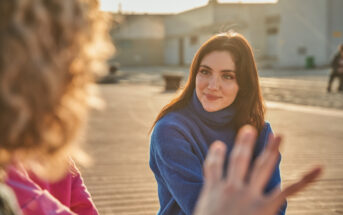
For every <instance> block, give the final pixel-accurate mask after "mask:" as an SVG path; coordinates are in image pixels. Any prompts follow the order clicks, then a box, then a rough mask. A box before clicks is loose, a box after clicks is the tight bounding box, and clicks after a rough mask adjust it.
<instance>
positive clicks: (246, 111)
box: [150, 33, 286, 215]
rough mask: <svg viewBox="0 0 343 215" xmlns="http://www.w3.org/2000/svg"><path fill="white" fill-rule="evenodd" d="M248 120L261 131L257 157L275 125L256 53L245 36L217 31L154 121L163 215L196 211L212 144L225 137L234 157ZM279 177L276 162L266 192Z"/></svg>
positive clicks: (153, 155)
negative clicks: (180, 88)
mask: <svg viewBox="0 0 343 215" xmlns="http://www.w3.org/2000/svg"><path fill="white" fill-rule="evenodd" d="M244 124H250V125H252V126H254V127H256V128H257V131H258V139H257V143H256V146H255V148H254V152H253V159H252V160H254V159H255V158H256V157H257V156H258V155H259V154H260V153H261V152H262V151H263V150H264V148H265V146H266V143H267V141H268V138H269V136H270V135H271V134H272V130H271V127H270V125H269V123H267V122H265V121H264V105H263V100H262V95H261V89H260V86H259V81H258V74H257V69H256V64H255V60H254V56H253V52H252V49H251V47H250V45H249V43H248V41H247V40H246V39H245V38H244V37H243V36H242V35H240V34H237V33H223V34H218V35H215V36H213V37H212V38H210V39H209V40H208V41H206V42H205V43H204V44H203V45H202V46H201V47H200V49H199V50H198V51H197V53H196V54H195V57H194V59H193V62H192V65H191V68H190V75H189V79H188V82H187V84H186V86H185V88H184V90H183V92H182V93H181V94H180V96H178V97H177V98H176V99H174V100H172V101H171V102H170V103H169V104H168V105H166V106H165V107H164V108H163V109H162V111H161V112H160V113H159V115H158V117H157V119H156V121H155V123H154V129H153V133H152V135H151V146H150V147H151V148H150V167H151V169H152V171H153V173H154V174H155V177H156V180H157V183H158V195H159V200H160V211H159V214H188V215H190V214H192V212H193V209H194V206H195V203H196V201H197V199H198V196H199V192H200V190H201V187H202V185H203V183H204V175H203V170H202V166H203V163H204V160H205V157H206V154H207V152H208V148H209V146H210V144H211V143H212V142H214V141H215V140H221V141H223V142H225V143H226V144H227V148H228V150H227V154H228V156H230V152H231V150H232V148H233V144H234V139H235V137H236V134H237V131H238V130H239V128H240V127H242V126H243V125H244ZM224 174H225V173H224ZM280 180H281V178H280V171H279V167H278V165H277V167H276V168H275V170H274V172H273V174H272V176H271V178H270V180H269V182H268V184H267V185H266V186H265V188H264V191H265V192H266V193H268V192H269V191H271V190H273V189H274V188H276V187H279V186H280ZM285 208H286V207H285V206H284V207H283V208H282V209H280V211H279V214H284V213H285Z"/></svg>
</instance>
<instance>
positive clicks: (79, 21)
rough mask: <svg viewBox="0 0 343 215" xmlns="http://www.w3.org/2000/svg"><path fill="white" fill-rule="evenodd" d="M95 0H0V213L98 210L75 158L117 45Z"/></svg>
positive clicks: (64, 214)
mask: <svg viewBox="0 0 343 215" xmlns="http://www.w3.org/2000/svg"><path fill="white" fill-rule="evenodd" d="M98 5H99V4H98V2H97V1H96V0H82V1H81V0H80V1H79V0H34V1H31V0H1V1H0V110H1V111H0V130H1V135H0V173H2V174H6V175H5V176H4V177H2V179H0V182H1V183H2V184H1V186H0V192H2V193H1V194H5V192H6V193H8V194H6V195H0V209H1V211H0V214H1V215H3V214H6V215H7V214H23V215H48V214H49V215H57V214H58V215H75V214H78V215H97V214H98V212H97V210H96V208H95V206H94V204H93V202H92V200H91V197H90V194H89V193H88V191H87V189H86V187H85V185H84V183H83V180H82V177H81V175H80V172H79V171H78V169H77V168H76V166H75V165H74V162H73V161H72V160H71V159H70V157H71V156H73V157H76V158H77V157H79V156H80V155H81V154H80V153H79V152H80V150H78V146H77V144H76V142H77V141H78V139H79V133H80V128H81V127H83V126H84V122H85V121H86V120H85V119H86V116H87V111H88V107H89V104H90V101H91V95H92V94H93V93H92V92H93V91H91V90H92V87H93V83H94V82H93V80H94V75H95V73H96V71H98V70H100V71H101V70H104V68H106V67H105V61H104V60H105V59H107V56H109V51H110V50H112V49H113V48H112V44H111V43H110V40H109V38H108V31H107V28H106V26H105V24H104V23H103V21H102V19H101V16H100V12H99V10H98ZM103 47H106V49H103ZM52 179H54V180H52ZM6 185H7V186H6ZM8 188H11V189H8ZM8 190H12V192H13V193H14V194H15V196H16V199H17V203H18V205H19V208H20V211H16V210H17V209H16V206H15V205H16V202H13V198H12V197H11V195H12V194H10V192H8ZM3 192H4V193H3ZM12 196H13V195H12ZM10 211H11V212H10Z"/></svg>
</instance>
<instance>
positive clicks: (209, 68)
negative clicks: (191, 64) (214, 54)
mask: <svg viewBox="0 0 343 215" xmlns="http://www.w3.org/2000/svg"><path fill="white" fill-rule="evenodd" d="M200 67H204V68H206V69H208V70H213V69H212V68H211V67H209V66H207V65H204V64H201V65H200V66H199V68H200ZM220 72H222V73H225V72H233V73H236V71H235V70H232V69H224V70H221V71H220Z"/></svg>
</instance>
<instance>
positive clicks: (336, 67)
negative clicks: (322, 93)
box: [327, 44, 343, 92]
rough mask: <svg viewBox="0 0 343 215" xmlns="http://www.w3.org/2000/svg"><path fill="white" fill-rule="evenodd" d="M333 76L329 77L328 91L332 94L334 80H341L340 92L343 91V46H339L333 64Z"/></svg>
mask: <svg viewBox="0 0 343 215" xmlns="http://www.w3.org/2000/svg"><path fill="white" fill-rule="evenodd" d="M331 68H332V69H331V74H330V77H329V83H328V88H327V91H328V92H331V85H332V82H333V81H334V79H335V78H336V77H337V78H338V79H339V86H338V91H339V92H342V91H343V44H341V45H339V47H338V52H337V54H336V55H335V57H334V58H333V61H332V62H331Z"/></svg>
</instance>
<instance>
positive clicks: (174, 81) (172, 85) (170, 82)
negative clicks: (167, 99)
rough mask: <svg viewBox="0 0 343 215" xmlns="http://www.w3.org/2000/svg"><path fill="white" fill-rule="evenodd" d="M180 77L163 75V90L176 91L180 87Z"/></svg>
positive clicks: (177, 75)
mask: <svg viewBox="0 0 343 215" xmlns="http://www.w3.org/2000/svg"><path fill="white" fill-rule="evenodd" d="M182 77H183V76H182V75H179V74H164V75H163V79H164V81H165V84H166V85H165V90H166V91H170V90H177V89H179V87H180V83H181V80H182Z"/></svg>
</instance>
